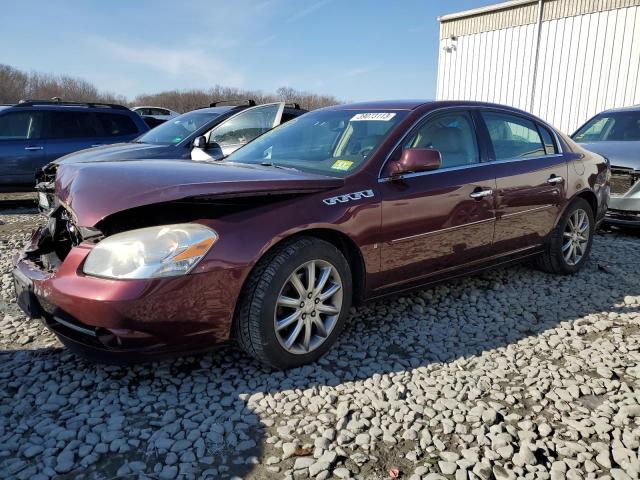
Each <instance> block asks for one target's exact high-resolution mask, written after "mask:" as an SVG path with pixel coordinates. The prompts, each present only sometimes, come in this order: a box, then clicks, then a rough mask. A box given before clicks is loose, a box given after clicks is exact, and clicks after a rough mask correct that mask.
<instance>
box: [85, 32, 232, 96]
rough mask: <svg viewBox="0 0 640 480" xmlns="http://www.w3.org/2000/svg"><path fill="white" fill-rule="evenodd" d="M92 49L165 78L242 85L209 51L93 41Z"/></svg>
mask: <svg viewBox="0 0 640 480" xmlns="http://www.w3.org/2000/svg"><path fill="white" fill-rule="evenodd" d="M94 43H95V46H96V47H97V48H99V49H101V50H102V51H103V52H104V53H105V54H107V55H111V56H113V57H116V58H117V59H118V60H120V61H124V62H127V63H131V64H136V65H138V66H144V67H147V68H149V69H151V70H155V71H157V72H160V73H163V74H165V75H168V76H171V77H174V78H178V77H183V78H188V79H192V80H193V83H197V84H200V85H203V84H211V85H213V84H214V83H219V84H222V85H234V86H242V84H243V78H242V76H241V75H240V74H239V73H238V72H237V71H236V70H235V69H233V68H232V67H231V66H229V65H227V64H226V63H225V62H223V61H221V60H219V59H217V58H215V57H214V55H213V54H212V53H211V52H208V51H205V50H203V49H198V48H166V47H157V46H148V45H147V46H138V45H130V44H125V43H119V42H115V41H112V40H108V39H105V38H96V39H95V42H94Z"/></svg>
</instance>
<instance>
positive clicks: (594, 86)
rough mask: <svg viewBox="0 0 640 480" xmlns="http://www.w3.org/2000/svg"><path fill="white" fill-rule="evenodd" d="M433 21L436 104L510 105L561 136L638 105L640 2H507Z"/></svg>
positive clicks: (601, 0) (570, 0)
mask: <svg viewBox="0 0 640 480" xmlns="http://www.w3.org/2000/svg"><path fill="white" fill-rule="evenodd" d="M439 20H440V47H441V48H440V56H439V62H438V87H437V88H438V90H437V97H438V99H444V100H446V99H460V100H481V101H488V102H497V103H502V104H506V105H512V106H514V107H518V108H521V109H523V110H527V111H529V112H532V113H534V114H536V115H538V116H540V117H541V118H543V119H545V120H546V121H548V122H549V123H551V124H552V125H555V126H556V127H558V128H560V129H561V130H563V131H565V132H567V133H573V131H574V130H575V129H576V128H577V127H579V126H580V125H581V124H582V123H583V122H585V121H586V120H587V119H589V118H590V117H591V116H593V115H594V114H596V113H598V112H600V111H602V110H605V109H607V108H613V107H621V106H626V105H634V104H639V103H640V86H639V85H638V84H639V83H640V0H513V1H509V2H503V3H500V4H496V5H491V6H488V7H484V8H478V9H474V10H468V11H465V12H461V13H454V14H451V15H446V16H443V17H440V18H439Z"/></svg>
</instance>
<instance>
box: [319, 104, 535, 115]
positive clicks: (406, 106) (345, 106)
mask: <svg viewBox="0 0 640 480" xmlns="http://www.w3.org/2000/svg"><path fill="white" fill-rule="evenodd" d="M446 107H486V108H499V109H501V110H510V111H513V112H517V113H523V114H526V115H529V116H532V117H535V116H534V115H532V114H531V113H529V112H525V111H524V110H520V109H518V108H515V107H510V106H508V105H501V104H497V103H488V102H475V101H470V100H384V101H375V102H360V103H348V104H343V105H334V106H331V107H326V108H325V109H327V110H368V109H371V110H416V109H419V108H422V109H425V110H426V109H429V110H432V109H433V110H435V109H437V108H446Z"/></svg>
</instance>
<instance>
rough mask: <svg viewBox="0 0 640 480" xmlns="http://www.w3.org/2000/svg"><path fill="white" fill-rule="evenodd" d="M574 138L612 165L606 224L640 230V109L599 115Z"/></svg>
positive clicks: (607, 112) (633, 108)
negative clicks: (636, 227) (605, 158)
mask: <svg viewBox="0 0 640 480" xmlns="http://www.w3.org/2000/svg"><path fill="white" fill-rule="evenodd" d="M571 137H572V138H573V140H575V141H576V142H578V143H579V144H580V145H581V146H582V147H584V148H586V149H587V150H591V151H592V152H595V153H599V154H600V155H603V156H605V157H607V158H608V159H609V161H610V162H611V198H610V200H609V210H608V212H607V217H606V223H608V224H610V225H617V226H638V227H640V181H639V180H640V105H636V106H634V107H625V108H617V109H613V110H606V111H604V112H602V113H599V114H598V115H596V116H595V117H593V118H592V119H591V120H589V121H588V122H587V123H585V124H584V125H583V126H582V127H580V128H579V129H578V130H577V131H576V133H574V134H573V135H572V136H571Z"/></svg>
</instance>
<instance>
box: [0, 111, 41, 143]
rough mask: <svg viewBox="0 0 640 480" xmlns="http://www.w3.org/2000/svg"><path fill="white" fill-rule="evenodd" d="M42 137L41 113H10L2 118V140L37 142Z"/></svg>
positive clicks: (0, 133)
mask: <svg viewBox="0 0 640 480" xmlns="http://www.w3.org/2000/svg"><path fill="white" fill-rule="evenodd" d="M41 136H42V113H40V112H9V113H6V114H5V115H2V116H0V140H36V139H38V138H40V137H41Z"/></svg>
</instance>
